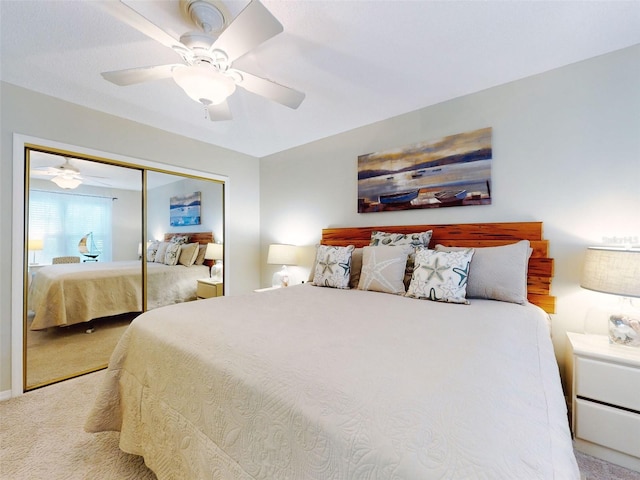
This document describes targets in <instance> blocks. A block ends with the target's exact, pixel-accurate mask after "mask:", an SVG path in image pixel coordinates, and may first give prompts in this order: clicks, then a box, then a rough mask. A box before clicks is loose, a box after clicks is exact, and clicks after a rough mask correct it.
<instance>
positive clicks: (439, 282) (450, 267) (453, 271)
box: [407, 248, 475, 304]
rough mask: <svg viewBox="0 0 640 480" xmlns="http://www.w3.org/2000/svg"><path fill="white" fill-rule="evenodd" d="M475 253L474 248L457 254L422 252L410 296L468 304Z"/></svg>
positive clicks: (417, 255) (418, 259)
mask: <svg viewBox="0 0 640 480" xmlns="http://www.w3.org/2000/svg"><path fill="white" fill-rule="evenodd" d="M474 251H475V250H474V249H473V248H466V249H464V250H458V251H455V252H438V251H435V250H428V249H425V248H422V249H419V250H418V251H417V252H416V263H415V268H414V270H413V276H412V277H411V283H410V284H409V288H408V290H407V296H408V297H413V298H422V299H427V300H433V301H436V302H449V303H464V304H468V303H469V302H468V301H467V298H466V293H467V279H468V276H469V265H470V264H471V258H472V257H473V253H474Z"/></svg>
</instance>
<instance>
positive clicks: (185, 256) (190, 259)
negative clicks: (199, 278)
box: [178, 243, 199, 267]
mask: <svg viewBox="0 0 640 480" xmlns="http://www.w3.org/2000/svg"><path fill="white" fill-rule="evenodd" d="M198 246H199V244H197V243H185V244H184V245H182V248H181V249H180V256H179V257H178V263H179V264H180V265H184V266H185V267H190V266H191V265H193V263H194V262H195V261H196V258H197V257H198Z"/></svg>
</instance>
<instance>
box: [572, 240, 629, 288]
mask: <svg viewBox="0 0 640 480" xmlns="http://www.w3.org/2000/svg"><path fill="white" fill-rule="evenodd" d="M580 286H581V287H583V288H586V289H589V290H595V291H597V292H603V293H611V294H614V295H621V296H623V297H640V249H638V248H632V249H622V248H607V247H589V248H588V249H587V255H586V257H585V260H584V267H583V272H582V279H581V281H580Z"/></svg>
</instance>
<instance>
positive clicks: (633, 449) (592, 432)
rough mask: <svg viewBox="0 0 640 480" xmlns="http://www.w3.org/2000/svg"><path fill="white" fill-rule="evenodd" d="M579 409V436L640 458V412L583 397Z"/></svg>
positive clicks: (577, 426)
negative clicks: (617, 407)
mask: <svg viewBox="0 0 640 480" xmlns="http://www.w3.org/2000/svg"><path fill="white" fill-rule="evenodd" d="M636 393H637V391H636ZM576 408H577V412H576V413H577V415H576V419H577V425H576V428H575V432H576V438H579V439H582V440H587V441H588V442H592V443H596V444H598V445H602V446H605V447H608V448H612V449H614V450H617V451H619V452H623V453H626V454H628V455H633V456H634V457H640V414H637V413H632V412H627V411H625V410H618V409H615V408H611V407H607V406H606V405H600V404H597V403H593V402H589V401H586V400H581V399H578V400H576Z"/></svg>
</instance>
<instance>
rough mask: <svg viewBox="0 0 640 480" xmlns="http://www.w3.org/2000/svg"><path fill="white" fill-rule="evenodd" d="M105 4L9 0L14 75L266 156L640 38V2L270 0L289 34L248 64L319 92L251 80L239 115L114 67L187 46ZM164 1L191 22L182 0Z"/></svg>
mask: <svg viewBox="0 0 640 480" xmlns="http://www.w3.org/2000/svg"><path fill="white" fill-rule="evenodd" d="M143 3H144V4H146V6H147V7H148V6H149V5H150V2H148V1H147V2H143ZM224 3H225V5H226V6H227V7H228V10H229V12H230V13H231V15H236V14H237V13H238V12H239V11H240V10H241V9H242V8H243V7H244V6H245V5H246V4H247V0H244V1H230V0H226V1H224ZM97 4H98V2H95V1H78V0H76V1H65V0H58V1H46V0H40V1H30V0H18V1H11V0H0V20H1V48H2V50H1V54H2V55H1V61H2V63H1V70H0V76H1V78H2V80H3V81H6V82H9V83H12V84H15V85H19V86H22V87H25V88H28V89H31V90H35V91H38V92H42V93H45V94H48V95H53V96H55V97H59V98H62V99H64V100H67V101H70V102H73V103H77V104H80V105H85V106H87V107H89V108H93V109H96V110H100V111H103V112H107V113H110V114H113V115H117V116H120V117H124V118H128V119H130V120H134V121H137V122H140V123H143V124H147V125H151V126H154V127H157V128H161V129H163V130H166V131H170V132H175V133H178V134H181V135H185V136H188V137H192V138H195V139H198V140H201V141H204V142H208V143H211V144H215V145H219V146H222V147H226V148H229V149H232V150H236V151H239V152H244V153H247V154H250V155H253V156H257V157H262V156H266V155H269V154H271V153H275V152H278V151H281V150H285V149H288V148H291V147H294V146H297V145H301V144H304V143H308V142H311V141H313V140H317V139H320V138H324V137H327V136H330V135H334V134H336V133H340V132H343V131H347V130H350V129H353V128H356V127H359V126H362V125H366V124H370V123H373V122H376V121H379V120H383V119H386V118H389V117H392V116H395V115H399V114H402V113H406V112H409V111H413V110H416V109H419V108H422V107H426V106H429V105H433V104H436V103H439V102H442V101H445V100H448V99H451V98H455V97H458V96H461V95H465V94H468V93H473V92H477V91H480V90H483V89H486V88H489V87H492V86H495V85H500V84H504V83H506V82H510V81H513V80H516V79H519V78H523V77H527V76H530V75H534V74H537V73H541V72H544V71H548V70H550V69H553V68H557V67H560V66H563V65H567V64H570V63H573V62H577V61H580V60H583V59H586V58H590V57H594V56H597V55H600V54H603V53H607V52H611V51H614V50H618V49H621V48H624V47H628V46H631V45H634V44H637V43H640V2H639V1H586V2H581V1H511V2H510V1H479V0H478V1H427V0H422V1H420V0H414V1H382V0H360V1H340V0H333V1H328V0H264V1H263V4H264V5H265V6H266V7H267V8H268V9H269V10H270V11H271V13H273V14H274V15H275V16H276V18H278V19H279V20H280V22H281V23H282V24H283V26H284V32H283V33H281V34H279V35H277V36H276V37H274V38H272V39H270V40H268V41H267V42H265V43H264V44H262V45H261V46H259V47H258V48H256V49H255V50H253V51H252V52H250V53H249V54H247V55H245V56H244V57H242V58H240V59H239V60H237V61H236V62H235V63H234V66H235V67H237V68H242V69H243V70H246V71H248V72H250V73H254V74H257V75H260V76H263V77H267V78H270V79H272V80H274V81H277V82H278V83H281V84H284V85H287V86H290V87H293V88H295V89H298V90H301V91H303V92H305V93H306V95H307V96H306V99H305V100H304V102H303V103H302V105H301V106H300V107H299V108H298V109H297V110H291V109H289V108H287V107H284V106H281V105H279V104H276V103H273V102H270V101H269V100H266V99H263V98H262V97H258V96H256V95H254V94H251V93H249V92H247V91H244V90H242V89H238V90H237V91H236V93H235V94H234V95H233V96H232V97H231V98H230V100H229V104H230V107H231V110H232V113H233V116H234V119H233V120H231V121H226V122H217V123H214V122H210V121H209V120H206V119H205V118H204V112H203V110H202V107H201V106H200V105H199V104H197V103H196V102H194V101H193V100H191V99H189V98H188V97H187V96H186V94H185V93H184V92H183V91H182V90H181V89H180V88H178V87H177V85H175V83H173V80H171V79H167V80H160V81H156V82H151V83H146V84H142V85H134V86H128V87H118V86H115V85H113V84H111V83H109V82H107V81H106V80H104V79H103V78H102V77H101V76H100V72H105V71H112V70H121V69H126V68H132V67H138V66H150V65H158V64H165V63H175V62H177V61H179V57H178V56H177V55H176V54H175V53H174V52H173V51H171V50H170V49H168V48H167V47H164V46H162V45H160V44H159V43H157V42H155V41H153V40H151V39H149V38H148V37H146V36H144V35H143V34H141V33H140V32H138V31H137V30H135V29H133V28H132V27H130V26H128V25H125V24H124V23H121V22H120V21H118V20H116V19H114V18H113V17H111V16H110V15H109V14H107V13H105V12H104V11H103V10H102V9H100V8H98V6H97ZM152 5H153V6H154V7H156V8H157V11H158V15H159V16H158V17H157V18H158V20H156V21H157V22H158V23H160V22H162V25H160V26H162V27H164V28H166V29H167V30H168V31H170V32H171V33H181V32H180V30H181V29H182V28H184V25H180V23H177V24H174V23H175V22H174V21H172V14H171V13H170V12H171V11H172V9H173V10H174V11H175V12H176V13H175V15H174V16H173V18H175V19H177V20H179V19H180V17H179V14H178V13H177V9H178V2H177V0H165V1H157V2H153V4H152Z"/></svg>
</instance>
